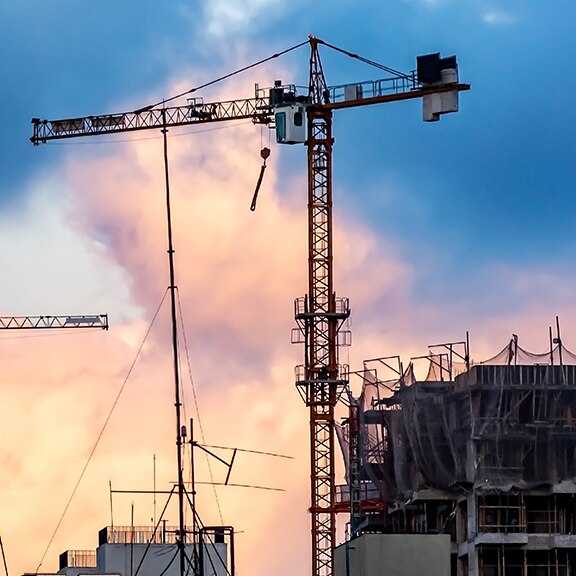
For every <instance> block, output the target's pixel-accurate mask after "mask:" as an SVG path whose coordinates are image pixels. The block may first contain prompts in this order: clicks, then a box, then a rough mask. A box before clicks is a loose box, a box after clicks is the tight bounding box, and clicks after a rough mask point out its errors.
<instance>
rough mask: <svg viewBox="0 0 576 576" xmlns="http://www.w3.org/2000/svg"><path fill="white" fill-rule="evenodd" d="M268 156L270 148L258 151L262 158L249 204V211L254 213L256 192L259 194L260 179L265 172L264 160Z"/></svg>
mask: <svg viewBox="0 0 576 576" xmlns="http://www.w3.org/2000/svg"><path fill="white" fill-rule="evenodd" d="M269 156H270V148H262V150H260V157H261V158H262V160H263V162H262V166H261V167H260V175H259V176H258V182H256V190H254V196H252V204H250V210H251V211H252V212H254V210H256V200H257V199H258V192H260V186H261V185H262V178H264V171H265V170H266V159H267V158H268V157H269Z"/></svg>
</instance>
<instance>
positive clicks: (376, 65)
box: [317, 40, 412, 80]
mask: <svg viewBox="0 0 576 576" xmlns="http://www.w3.org/2000/svg"><path fill="white" fill-rule="evenodd" d="M317 42H318V43H320V44H323V45H324V46H326V47H328V48H332V50H335V51H336V52H340V53H341V54H345V55H346V56H349V57H350V58H354V59H355V60H360V62H364V64H369V65H370V66H374V68H379V69H380V70H384V72H388V73H390V74H393V75H394V76H398V77H399V78H406V79H408V80H411V79H412V75H411V74H406V73H404V72H399V71H398V70H394V68H390V67H389V66H385V65H384V64H379V63H378V62H375V61H374V60H369V59H368V58H364V57H363V56H359V55H358V54H354V53H353V52H348V50H344V49H343V48H338V46H334V45H333V44H328V43H327V42H324V41H323V40H317Z"/></svg>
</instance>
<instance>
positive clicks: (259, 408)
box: [0, 90, 576, 576]
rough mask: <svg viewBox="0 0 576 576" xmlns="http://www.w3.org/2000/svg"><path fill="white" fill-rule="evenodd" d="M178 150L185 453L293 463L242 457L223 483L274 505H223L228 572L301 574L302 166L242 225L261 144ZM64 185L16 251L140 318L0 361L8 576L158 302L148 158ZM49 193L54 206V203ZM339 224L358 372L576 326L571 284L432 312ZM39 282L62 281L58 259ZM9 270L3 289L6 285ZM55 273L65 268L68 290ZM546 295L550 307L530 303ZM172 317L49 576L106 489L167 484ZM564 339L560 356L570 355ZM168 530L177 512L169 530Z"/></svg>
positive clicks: (129, 149) (157, 189)
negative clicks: (191, 429) (294, 332)
mask: <svg viewBox="0 0 576 576" xmlns="http://www.w3.org/2000/svg"><path fill="white" fill-rule="evenodd" d="M170 92H174V91H173V90H170ZM189 131H190V130H186V132H189ZM151 134H152V133H151ZM179 134H180V132H179V131H178V130H171V131H170V136H169V150H170V167H171V190H172V201H173V204H172V206H173V216H174V244H175V250H176V253H175V258H176V265H177V269H176V283H177V285H178V295H179V307H180V306H181V309H182V313H183V324H184V327H185V330H186V336H187V343H188V346H189V353H190V363H191V372H192V374H191V376H192V380H193V382H194V388H192V384H191V380H190V378H189V374H188V370H187V357H186V354H185V350H184V348H183V346H182V347H181V364H180V366H181V368H182V374H183V382H184V383H183V388H184V401H185V405H186V414H187V416H186V418H185V421H186V422H187V421H188V417H189V416H194V419H195V430H196V436H195V437H197V438H205V440H206V442H207V443H209V444H217V445H227V446H238V447H242V448H249V449H256V450H264V451H270V452H277V453H284V454H289V455H292V456H295V457H296V460H294V461H291V460H288V461H286V460H268V459H266V458H265V457H258V458H256V457H254V458H256V459H252V457H248V456H242V457H239V458H238V462H237V463H236V465H235V468H234V470H233V476H232V478H233V480H234V482H235V483H246V484H258V485H264V486H276V487H281V488H285V489H286V490H287V491H286V492H285V493H276V492H270V493H268V492H260V491H255V492H250V493H242V492H240V490H241V489H240V488H236V489H234V490H233V489H227V490H220V489H219V490H218V494H219V500H220V508H221V511H222V516H223V518H224V521H225V522H226V523H231V524H235V525H237V527H238V529H239V530H241V531H242V534H241V535H239V540H238V549H239V551H240V555H241V557H240V558H239V571H242V570H244V571H245V570H247V569H248V568H247V567H248V566H250V569H251V570H252V571H254V572H255V573H264V572H268V571H269V568H270V566H275V570H276V571H277V572H279V576H284V575H285V576H288V575H289V574H292V573H294V572H295V571H300V570H308V569H309V561H310V558H309V544H308V534H309V518H308V515H307V512H306V509H307V507H308V505H309V485H308V483H309V480H308V479H309V471H308V462H309V455H308V450H309V444H308V431H309V425H308V413H307V410H306V408H305V406H304V405H303V403H302V401H301V400H300V398H299V396H298V394H297V392H296V390H295V388H294V382H293V366H294V365H295V364H299V363H301V362H302V356H303V354H302V349H301V348H300V347H294V346H290V345H289V338H290V329H291V327H292V326H293V325H294V320H293V316H292V315H293V308H292V302H293V299H294V298H295V297H298V296H301V295H303V294H304V293H305V292H306V286H307V282H306V259H307V246H306V241H307V230H306V224H307V223H306V177H305V174H304V170H305V154H304V152H302V165H301V167H294V168H293V174H291V175H290V176H289V177H288V178H287V179H282V180H281V179H280V174H282V173H283V172H286V171H282V170H279V169H278V165H279V163H280V162H281V160H280V158H281V155H282V152H281V149H280V147H274V148H273V151H272V152H273V154H272V157H271V158H270V160H269V162H268V169H267V172H266V175H265V179H264V183H263V187H262V190H261V194H260V199H259V204H258V208H257V210H256V212H254V213H253V212H250V210H249V206H250V200H251V196H252V192H253V190H254V185H255V182H256V179H257V177H258V173H259V170H260V164H261V158H260V155H259V152H260V148H261V146H262V142H263V141H264V142H266V143H267V142H268V140H267V137H268V134H267V133H264V134H263V135H262V134H261V133H260V129H259V128H257V127H254V126H252V125H249V124H248V125H241V126H234V127H232V128H226V129H222V130H219V131H217V132H202V133H198V134H187V135H185V136H180V135H179ZM58 176H59V179H58V182H57V184H55V185H54V186H52V187H51V188H50V190H51V193H48V191H44V192H43V188H42V186H40V185H39V184H38V182H37V181H36V182H32V183H31V186H32V187H34V189H35V193H34V194H32V198H34V199H36V200H35V202H36V204H34V205H35V206H36V205H37V208H35V210H32V211H31V212H30V214H44V213H45V212H44V211H47V212H46V214H49V215H50V217H48V218H46V219H45V220H44V219H41V218H37V217H32V216H30V217H25V218H21V219H20V223H21V226H22V237H23V238H25V237H26V236H27V234H30V235H31V236H30V242H31V244H33V245H34V246H36V247H38V249H42V250H44V248H46V252H45V253H44V252H42V253H43V254H46V259H48V257H49V255H50V254H51V251H50V249H51V248H55V247H59V248H62V250H66V249H70V250H72V249H79V248H78V247H80V248H81V250H79V252H78V253H76V252H72V253H71V254H70V255H69V257H68V259H67V261H68V262H72V261H74V262H76V261H79V262H80V261H82V262H83V263H85V266H86V268H85V269H84V268H82V270H84V273H83V274H81V275H79V278H80V280H81V281H82V283H86V284H84V285H88V284H89V283H88V282H87V280H90V281H93V282H102V281H103V280H102V278H100V276H102V277H104V278H107V274H108V273H109V272H110V271H115V272H114V274H117V275H118V278H120V279H121V281H120V282H119V283H118V286H116V284H113V283H112V284H111V285H112V286H113V287H115V289H116V288H117V289H118V290H117V291H112V292H111V294H113V295H115V296H117V297H118V299H119V301H121V302H123V305H122V308H124V306H126V307H128V308H129V309H133V310H136V311H138V313H137V314H134V315H131V314H129V315H126V316H125V317H123V320H122V323H120V324H118V323H117V324H114V323H113V325H112V328H111V330H110V332H109V333H94V334H88V335H86V336H81V335H79V334H78V335H73V336H72V335H71V336H66V338H63V337H56V336H54V337H51V338H37V339H28V340H23V339H19V340H18V339H15V340H9V341H7V343H5V344H3V346H2V347H1V349H0V358H1V360H2V365H3V378H4V384H3V387H2V388H1V389H0V405H2V406H3V410H4V417H3V419H2V421H1V423H0V425H1V426H2V428H1V429H0V431H1V432H2V434H3V437H4V438H6V441H5V442H4V444H3V447H2V450H1V452H0V462H1V463H2V466H1V467H0V471H1V474H2V475H1V476H0V487H1V490H0V506H1V507H2V510H3V519H4V522H6V526H2V527H0V529H1V530H2V536H3V541H4V543H5V546H7V549H8V552H9V554H10V555H9V560H10V565H11V568H12V569H13V570H14V569H15V567H17V568H16V570H17V571H19V572H24V571H29V570H31V569H33V568H35V565H31V564H30V558H32V559H34V561H36V560H37V559H39V557H40V555H41V554H42V552H43V548H44V546H45V544H46V543H47V541H48V539H49V537H50V535H51V530H52V528H53V527H54V526H55V525H56V522H57V520H58V518H59V514H60V512H61V510H62V508H63V506H64V504H65V502H66V500H67V497H68V494H70V492H71V490H72V488H73V486H74V483H75V481H76V479H77V477H78V474H79V472H80V470H81V469H82V467H83V466H84V463H85V461H86V458H87V457H88V454H89V453H90V450H91V447H92V444H93V442H94V439H95V438H96V436H97V434H98V433H99V431H100V429H101V426H102V424H103V422H104V421H105V419H106V417H107V415H108V411H109V409H110V407H111V405H112V403H113V402H114V399H115V397H116V394H117V393H118V390H119V389H120V386H121V385H122V383H123V381H124V378H125V375H126V374H127V372H128V368H129V366H130V363H131V362H132V359H133V358H134V355H135V353H136V350H137V349H138V346H139V344H140V341H141V339H142V338H143V335H144V333H145V331H146V329H147V327H148V326H147V323H148V321H149V320H150V319H151V318H152V316H153V315H154V313H155V312H156V309H157V307H158V305H159V303H160V300H161V299H162V296H163V294H164V293H165V289H166V286H167V284H168V268H167V255H166V248H167V237H166V216H165V198H164V173H163V165H162V140H161V138H157V139H150V140H141V141H135V142H132V143H123V144H114V145H111V146H110V148H109V153H108V154H99V155H98V156H94V157H90V156H88V155H86V154H84V153H83V154H78V153H77V152H73V151H72V152H70V154H69V156H68V159H67V162H66V165H65V166H63V167H62V168H61V170H60V171H59V173H58ZM60 189H64V190H66V194H65V195H63V196H62V197H60V196H58V194H56V195H54V193H53V192H54V190H56V191H58V190H60ZM54 198H56V201H54ZM336 215H337V216H336V232H335V258H336V260H335V267H336V289H337V292H338V295H340V296H347V297H350V301H351V307H352V310H353V318H352V321H353V326H352V328H353V330H354V341H355V343H354V347H353V349H352V350H351V351H350V364H351V366H352V368H353V369H355V368H360V367H361V362H362V360H363V359H365V358H367V357H371V358H373V357H378V356H386V355H393V354H401V355H402V356H403V358H405V359H406V358H410V357H411V356H416V355H421V354H423V353H425V352H426V346H427V344H430V343H437V342H443V341H447V340H456V339H458V340H461V339H462V338H463V335H464V334H463V331H464V330H465V329H467V328H469V329H470V330H471V331H472V332H473V346H474V348H473V354H474V355H475V358H477V357H478V356H480V357H481V359H483V358H486V357H488V356H489V355H492V354H493V353H494V352H496V351H498V350H499V349H500V347H502V346H503V345H504V344H505V343H506V340H507V338H508V337H509V334H510V332H511V331H516V332H517V333H519V334H520V335H521V338H522V337H523V336H522V335H523V334H525V333H527V334H529V338H530V342H531V343H533V344H534V346H542V347H543V346H545V345H546V336H547V331H546V327H547V326H548V323H550V322H551V321H553V317H554V314H555V313H559V314H561V315H564V314H566V315H567V317H572V315H573V313H574V312H575V310H574V305H573V304H572V303H571V293H570V290H569V289H567V288H566V279H565V278H563V276H562V275H560V274H558V273H557V272H555V271H553V270H552V271H551V269H550V268H548V267H547V266H544V265H542V266H540V267H521V266H517V267H515V268H510V267H504V266H501V265H500V266H493V267H491V268H488V269H483V270H482V271H481V273H479V278H480V277H482V275H486V276H487V277H489V278H490V279H492V280H491V283H490V282H487V283H485V284H481V283H480V281H478V279H469V280H468V283H466V282H464V284H463V287H462V290H460V291H458V290H454V289H451V286H452V284H454V283H455V282H456V279H454V278H442V279H441V281H442V282H444V283H445V285H446V294H444V295H443V296H438V297H437V299H435V298H434V297H432V296H430V295H428V296H427V297H425V296H420V295H417V294H419V293H418V291H417V290H416V288H417V287H418V283H419V282H421V281H422V278H423V276H422V274H420V273H419V271H418V270H417V269H415V267H414V264H413V263H411V262H408V261H406V260H405V258H404V257H403V256H402V254H403V252H402V251H401V250H400V249H399V248H398V242H397V241H396V240H395V239H394V238H391V237H389V236H386V235H385V234H384V233H382V232H380V231H379V232H376V231H374V230H371V229H369V228H367V227H366V226H365V224H364V223H363V222H362V221H360V220H359V219H357V218H355V217H354V216H353V215H350V214H346V215H343V214H340V213H339V211H338V207H336ZM40 223H42V224H40ZM48 231H50V232H49V233H48ZM32 239H34V240H33V242H32ZM21 254H22V255H23V259H24V261H25V262H33V263H36V262H37V255H35V253H34V252H33V250H32V249H30V251H29V252H25V251H24V252H22V253H21ZM56 254H60V252H56ZM19 255H20V253H19ZM21 259H22V258H19V260H21ZM53 262H54V264H55V265H60V266H61V259H60V257H59V256H54V260H53ZM40 264H42V265H44V262H40ZM22 270H23V268H20V269H15V271H14V276H15V277H16V276H17V274H18V273H20V272H21V271H22ZM49 270H52V267H48V268H47V269H46V271H45V274H42V275H39V276H34V278H31V279H30V283H31V285H33V286H34V289H37V290H39V291H42V290H46V291H47V292H48V291H49V292H50V293H51V292H52V288H51V287H49V288H46V283H47V281H46V278H52V276H50V275H49V274H48V271H49ZM66 270H67V268H66V267H62V274H64V273H65V272H66ZM64 277H66V278H67V281H66V282H64V281H63V282H62V288H61V289H62V296H63V297H66V298H67V297H68V294H69V293H70V292H71V290H70V289H69V288H70V287H69V286H68V283H72V282H75V281H76V280H77V278H76V277H75V275H74V274H70V275H69V276H63V278H64ZM107 281H108V280H107ZM491 291H495V292H497V296H498V297H499V298H502V299H504V301H505V302H506V303H507V307H504V309H502V307H499V308H496V307H495V306H494V302H493V300H491V299H490V298H488V297H487V296H486V293H489V292H491ZM544 291H545V292H546V298H547V299H546V301H544V300H543V299H539V296H541V295H542V292H544ZM495 310H496V311H495ZM167 312H168V310H167V305H166V303H165V304H164V307H163V309H162V311H161V314H160V316H159V319H158V321H157V323H156V324H155V326H154V328H153V330H152V332H151V335H150V338H149V340H148V341H147V344H146V346H145V347H144V349H143V353H142V356H141V359H140V361H139V362H138V363H137V365H136V367H135V370H134V372H133V373H132V375H131V378H130V380H129V382H128V385H127V386H126V389H125V391H124V393H123V394H122V397H121V400H120V402H119V404H118V406H117V408H116V411H115V413H114V415H113V418H112V419H111V421H110V424H109V427H108V429H107V431H106V433H105V435H104V436H103V438H102V444H101V445H100V446H99V448H98V450H97V451H96V453H95V455H94V460H93V462H92V463H91V465H90V467H89V469H88V472H87V474H86V477H85V479H84V482H83V483H82V484H81V486H80V489H79V491H78V494H77V498H76V499H75V500H74V502H73V504H72V506H71V508H70V511H69V515H68V516H67V518H66V521H65V522H64V524H63V525H62V529H61V531H60V534H59V536H58V538H57V540H56V541H55V544H54V546H53V549H52V551H51V552H50V554H49V556H48V559H47V561H46V563H45V566H44V569H46V570H48V569H49V568H50V567H52V568H53V567H54V560H55V558H56V554H57V553H58V552H60V551H61V550H64V549H66V548H71V549H76V548H84V549H85V548H93V547H95V545H96V542H95V537H96V531H97V530H98V529H99V528H101V527H102V526H104V525H105V524H107V523H109V521H110V510H109V502H108V481H109V480H112V483H113V486H114V487H115V488H116V487H117V488H121V489H145V488H150V487H151V485H152V483H153V476H152V474H153V472H152V470H153V467H152V458H153V455H154V454H155V455H156V462H157V467H156V480H157V483H158V486H167V485H170V483H171V482H173V481H174V459H175V458H174V456H175V449H174V407H173V398H172V396H173V384H172V365H171V349H170V330H169V322H168V314H167ZM542 326H544V329H543V332H544V333H545V335H544V337H543V338H539V337H538V336H537V335H536V331H537V329H538V331H540V330H541V329H542ZM570 329H571V328H570V327H567V334H566V341H567V342H569V341H570V340H571V339H572V340H573V339H574V338H576V334H573V333H570ZM181 344H182V345H183V341H181ZM521 344H522V340H521ZM536 351H537V350H536ZM476 354H477V355H478V356H476ZM195 401H197V402H198V405H199V407H200V415H198V414H196V411H195V409H194V404H195ZM200 425H201V427H200ZM198 467H199V469H198V477H199V478H201V479H203V480H204V481H209V479H210V476H211V473H210V470H209V469H208V468H207V466H206V464H205V462H204V461H203V460H201V461H200V462H199V463H198ZM212 474H213V476H214V480H215V481H221V480H222V479H223V476H224V474H223V469H222V468H221V467H220V468H219V467H218V465H217V464H213V466H212ZM340 477H341V476H340ZM201 490H202V498H201V499H200V506H201V513H202V515H203V516H205V518H206V522H207V523H216V522H219V521H220V513H219V511H218V508H217V506H216V505H215V504H213V503H212V498H211V492H212V491H211V489H210V488H207V487H205V486H204V485H202V488H201ZM247 494H250V495H249V496H248V495H247ZM131 500H132V498H131V497H122V496H120V495H119V496H117V497H115V498H114V502H115V507H114V518H115V523H116V524H121V523H128V522H129V520H128V519H129V518H130V512H131V510H130V507H131ZM134 501H135V515H136V522H137V523H139V524H146V525H147V524H149V523H150V518H151V517H152V515H153V510H152V505H151V502H150V500H149V499H144V498H142V499H141V498H136V497H135V498H134ZM23 502H26V504H23ZM255 510H258V513H257V514H255V512H254V511H255ZM40 516H41V519H40V520H39V518H40ZM176 517H177V516H176V514H175V513H174V510H173V509H171V511H170V512H169V519H170V521H171V522H173V521H174V520H173V519H174V518H176ZM31 526H32V528H30V527H31ZM271 534H274V536H275V537H274V538H271V537H270V535H271ZM294 534H297V536H296V538H297V539H298V540H297V541H294V540H293V538H294ZM22 542H27V543H30V545H29V547H26V548H25V547H23V546H22ZM263 542H265V543H266V546H262V543H263ZM287 542H289V545H288V544H287ZM295 550H297V553H296V554H295V553H294V551H295ZM255 558H257V559H256V560H255Z"/></svg>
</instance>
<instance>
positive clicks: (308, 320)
mask: <svg viewBox="0 0 576 576" xmlns="http://www.w3.org/2000/svg"><path fill="white" fill-rule="evenodd" d="M307 43H308V44H309V46H310V66H309V81H308V94H306V95H298V94H297V91H296V88H295V87H294V86H293V85H282V83H281V82H280V81H277V82H275V84H274V87H272V88H270V89H269V90H267V91H266V90H262V89H260V88H259V87H258V85H256V90H255V96H254V97H253V98H249V99H244V100H231V101H227V102H211V103H204V101H203V100H202V99H199V98H191V99H189V100H188V102H187V103H186V104H184V105H181V106H171V107H167V106H165V105H163V104H162V103H160V104H158V105H154V106H148V107H145V108H142V109H139V110H136V111H133V112H124V113H120V114H106V115H100V116H85V117H78V118H68V119H62V120H40V119H38V118H34V119H33V120H32V124H33V135H32V137H31V141H32V143H33V144H35V145H38V144H42V143H45V142H49V141H52V140H59V139H63V138H75V137H80V136H92V135H102V134H114V133H120V132H131V131H138V130H147V129H154V128H156V129H162V130H163V131H164V132H165V131H166V130H167V129H168V128H169V127H174V126H184V125H194V124H204V123H207V122H219V121H226V120H239V119H251V120H252V121H253V123H254V124H262V125H267V126H269V127H271V128H272V127H273V128H275V130H276V141H277V142H278V143H280V144H298V143H301V144H305V145H306V147H307V157H308V293H307V294H306V295H305V296H304V297H302V298H298V299H296V301H295V320H296V322H297V328H295V329H293V338H292V340H293V342H295V343H303V344H304V347H305V354H304V364H303V365H301V366H298V367H296V371H295V372H296V386H297V388H298V390H299V392H300V394H301V396H302V398H303V400H304V401H305V403H306V406H307V407H308V408H309V414H310V466H311V506H310V513H311V524H312V527H311V532H312V576H331V574H332V549H333V547H334V545H335V542H336V510H335V471H334V444H335V442H334V430H335V416H334V411H335V406H336V404H337V402H338V399H339V398H340V396H341V394H342V393H343V391H344V389H345V387H346V385H347V379H346V378H347V373H346V368H343V367H341V366H339V364H338V348H339V345H342V344H347V343H348V342H347V341H346V340H347V336H346V331H344V330H341V328H342V326H343V324H344V322H345V320H346V319H347V318H348V317H349V315H350V308H349V302H348V299H347V298H341V297H336V292H335V290H334V283H333V242H332V147H333V142H334V139H333V135H332V115H333V111H334V110H340V109H344V108H356V107H360V106H367V105H371V104H379V103H386V102H397V101H401V100H409V99H415V98H421V99H422V102H423V119H424V120H425V121H437V120H439V119H440V117H441V116H442V115H443V114H445V113H449V112H456V111H457V110H458V94H459V92H461V91H464V90H469V89H470V85H468V84H462V83H459V80H458V70H457V64H456V58H455V57H454V56H451V57H448V58H441V57H440V54H438V53H435V54H428V55H425V56H420V57H418V58H417V70H416V71H413V72H410V73H402V72H398V71H396V70H393V69H391V68H388V67H386V66H381V65H378V64H376V63H375V62H372V61H369V60H367V59H364V58H361V57H360V56H358V55H357V54H352V53H350V52H346V51H345V50H342V49H340V48H337V47H336V46H332V45H330V44H328V43H326V42H324V41H322V40H320V39H318V38H314V37H312V36H311V37H309V41H308V42H307ZM320 45H323V46H325V47H327V48H331V49H334V50H336V51H339V52H341V53H343V54H346V55H348V56H350V57H352V58H355V59H358V60H361V61H364V62H366V63H368V64H372V65H375V66H377V67H379V68H380V69H382V70H384V71H385V72H386V74H387V76H386V77H385V78H383V79H380V80H374V81H370V82H361V83H354V84H346V85H341V86H328V84H327V83H326V79H325V76H324V71H323V67H322V63H321V60H320V54H319V46H320ZM191 92H193V90H191V91H189V93H191Z"/></svg>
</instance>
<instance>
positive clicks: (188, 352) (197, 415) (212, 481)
mask: <svg viewBox="0 0 576 576" xmlns="http://www.w3.org/2000/svg"><path fill="white" fill-rule="evenodd" d="M176 298H177V302H178V312H179V317H180V327H181V333H182V339H183V344H184V350H185V352H186V363H187V366H188V377H189V378H190V385H191V387H192V397H193V398H194V407H195V409H196V417H197V419H198V425H199V428H200V437H201V438H202V443H203V444H205V443H206V437H205V435H204V426H203V425H202V419H201V418H200V407H199V405H198V395H197V394H196V385H195V384H194V378H193V377H192V364H191V362H190V349H189V347H188V341H187V339H186V328H185V326H184V316H183V315H182V302H181V301H180V291H179V290H178V289H176ZM191 450H193V447H191ZM206 463H207V465H208V473H209V475H210V483H211V484H212V487H213V490H214V499H215V500H216V508H217V509H218V515H219V517H220V523H221V524H224V519H223V516H222V508H221V506H220V500H219V499H218V491H217V490H216V484H215V482H214V474H213V473H212V466H210V459H209V458H208V457H207V458H206ZM193 513H194V514H195V513H196V510H194V511H193Z"/></svg>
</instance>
